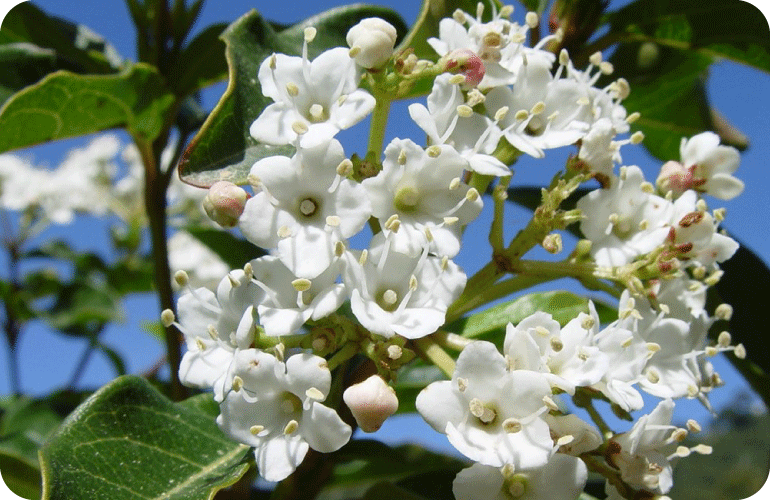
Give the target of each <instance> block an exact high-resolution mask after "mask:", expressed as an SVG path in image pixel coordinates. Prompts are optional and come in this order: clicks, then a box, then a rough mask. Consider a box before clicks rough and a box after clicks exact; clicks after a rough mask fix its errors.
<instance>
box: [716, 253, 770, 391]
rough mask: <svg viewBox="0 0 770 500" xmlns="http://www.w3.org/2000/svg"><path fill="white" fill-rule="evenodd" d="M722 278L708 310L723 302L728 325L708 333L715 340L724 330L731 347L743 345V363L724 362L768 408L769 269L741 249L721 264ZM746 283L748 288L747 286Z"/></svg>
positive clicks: (736, 360)
mask: <svg viewBox="0 0 770 500" xmlns="http://www.w3.org/2000/svg"><path fill="white" fill-rule="evenodd" d="M720 267H721V268H722V270H723V271H724V273H725V274H724V276H722V278H721V279H720V280H719V283H717V285H716V287H715V292H716V293H712V294H711V296H710V299H711V300H710V302H711V306H713V307H716V306H717V305H719V304H720V303H722V302H726V303H728V304H731V305H732V306H733V315H732V317H731V318H730V322H729V325H728V324H726V322H724V321H719V322H717V323H715V324H714V326H713V327H712V328H711V330H710V331H709V335H710V336H711V337H712V338H713V339H716V337H718V336H719V334H720V333H721V332H722V331H724V330H727V331H729V332H730V333H731V334H732V336H733V343H743V345H744V346H745V347H746V352H747V356H746V359H738V358H736V357H735V356H733V355H732V354H730V355H728V356H727V358H728V359H729V360H730V362H731V363H732V364H733V365H734V366H735V367H736V368H737V369H738V371H739V372H741V375H743V377H744V378H745V379H746V381H747V382H749V384H750V385H751V387H752V388H753V389H754V390H755V391H757V393H758V394H759V395H760V396H761V397H762V399H763V401H764V402H765V404H766V405H768V406H770V375H769V374H770V351H768V349H767V330H766V329H765V328H764V327H763V326H762V324H761V320H760V319H758V318H762V317H764V315H765V314H766V311H767V305H768V304H769V303H770V269H768V267H767V265H766V264H765V263H764V262H762V260H761V259H760V258H759V257H757V255H756V254H755V253H754V252H752V251H751V250H750V249H748V248H746V247H745V246H744V245H741V246H740V248H738V251H737V252H736V253H735V255H733V256H732V258H730V259H729V260H727V261H725V262H723V263H722V264H720ZM747 280H750V281H751V286H746V284H747Z"/></svg>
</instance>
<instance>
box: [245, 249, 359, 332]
mask: <svg viewBox="0 0 770 500" xmlns="http://www.w3.org/2000/svg"><path fill="white" fill-rule="evenodd" d="M340 265H341V261H339V260H337V261H335V262H334V263H332V264H331V265H330V266H329V267H328V268H326V269H325V270H324V272H322V273H321V274H319V275H318V276H316V277H314V278H313V279H312V280H307V279H297V277H296V276H295V275H294V274H293V273H292V272H291V271H290V270H289V269H288V268H287V267H286V266H285V265H283V263H282V262H281V261H280V260H279V259H278V258H277V257H275V256H271V255H268V256H265V257H260V258H258V259H255V260H252V261H251V266H252V271H253V273H254V280H255V282H256V283H258V284H259V286H260V287H262V289H263V290H264V292H265V293H264V295H263V296H262V297H263V298H262V299H261V300H260V302H259V305H258V307H257V312H258V313H259V321H260V323H261V324H262V326H263V327H264V328H265V334H267V335H269V336H271V337H280V336H283V335H290V334H292V333H295V332H297V331H298V330H299V329H300V327H301V326H302V325H303V324H304V323H305V322H306V321H307V320H309V319H314V320H316V319H320V318H323V317H325V316H328V315H329V314H331V313H333V312H334V311H336V310H337V309H338V308H339V307H340V306H341V305H342V303H343V302H345V299H346V298H347V295H346V293H345V286H344V285H343V284H342V283H337V278H338V277H339V274H340Z"/></svg>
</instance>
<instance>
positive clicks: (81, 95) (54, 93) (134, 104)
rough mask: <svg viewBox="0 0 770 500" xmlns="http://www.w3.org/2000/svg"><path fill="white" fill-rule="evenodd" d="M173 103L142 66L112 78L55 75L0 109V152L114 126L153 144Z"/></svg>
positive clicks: (160, 83) (153, 71)
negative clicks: (151, 141)
mask: <svg viewBox="0 0 770 500" xmlns="http://www.w3.org/2000/svg"><path fill="white" fill-rule="evenodd" d="M173 101H174V97H173V95H171V94H170V93H169V92H168V90H167V89H166V86H165V83H164V81H163V78H162V77H161V75H160V74H159V73H158V72H157V70H156V69H155V68H153V67H151V66H148V65H146V64H141V63H139V64H135V65H133V66H131V67H129V68H126V69H125V70H124V71H122V72H121V73H120V74H115V75H87V76H83V75H77V74H75V73H71V72H68V71H57V72H55V73H52V74H50V75H48V76H46V77H45V78H43V79H42V80H41V81H40V82H39V83H36V84H34V85H32V86H29V87H26V88H25V89H24V90H22V91H21V92H18V93H17V94H15V95H14V96H13V97H11V98H10V99H9V100H8V101H6V102H5V104H4V105H3V106H2V108H0V152H5V151H8V150H11V149H17V148H23V147H27V146H31V145H34V144H38V143H41V142H46V141H52V140H56V139H63V138H65V137H73V136H78V135H84V134H90V133H94V132H100V131H102V130H107V129H110V128H116V127H126V128H127V129H128V131H129V132H130V133H132V134H134V135H138V136H143V137H145V138H146V139H149V140H151V139H154V138H155V137H157V135H158V134H160V132H161V130H162V128H163V125H164V119H165V116H166V113H167V112H168V109H169V106H171V104H172V103H173Z"/></svg>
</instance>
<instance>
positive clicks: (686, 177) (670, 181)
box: [655, 161, 706, 196]
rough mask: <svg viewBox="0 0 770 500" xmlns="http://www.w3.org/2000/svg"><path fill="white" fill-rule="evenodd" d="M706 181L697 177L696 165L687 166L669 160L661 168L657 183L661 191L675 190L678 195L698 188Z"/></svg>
mask: <svg viewBox="0 0 770 500" xmlns="http://www.w3.org/2000/svg"><path fill="white" fill-rule="evenodd" d="M705 182H706V180H705V179H699V178H696V176H695V166H694V165H693V166H691V167H689V168H687V167H685V166H684V165H682V164H681V163H679V162H678V161H669V162H666V163H665V164H664V165H663V166H662V167H661V168H660V175H658V179H657V180H656V181H655V184H656V185H657V186H658V189H659V190H660V191H661V192H663V193H666V192H668V191H673V192H674V194H675V195H677V196H678V195H680V194H682V193H684V192H685V191H687V190H688V189H697V188H698V187H700V186H701V185H703V184H704V183H705Z"/></svg>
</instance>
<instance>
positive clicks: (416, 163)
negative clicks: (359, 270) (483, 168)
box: [362, 139, 482, 258]
mask: <svg viewBox="0 0 770 500" xmlns="http://www.w3.org/2000/svg"><path fill="white" fill-rule="evenodd" d="M431 148H433V149H431ZM431 148H429V151H426V150H424V149H423V148H421V147H420V146H418V145H417V144H415V143H414V142H412V141H410V140H409V139H395V140H393V142H391V143H390V144H389V145H388V147H387V148H386V149H385V160H384V161H383V162H382V171H381V172H380V173H379V174H377V175H376V176H375V177H370V178H368V179H365V180H364V181H363V182H362V184H363V186H364V187H365V188H366V190H367V193H368V194H369V198H370V200H371V203H372V215H374V216H375V217H376V218H377V219H379V221H380V224H381V225H382V227H383V233H384V234H385V236H386V237H387V238H388V240H389V241H390V244H391V245H392V249H393V250H395V251H397V252H401V253H404V254H408V255H411V256H417V255H419V254H420V253H421V252H422V249H423V247H424V246H425V245H426V244H428V245H430V248H431V251H433V252H434V253H436V254H438V255H441V256H447V257H449V258H451V257H454V256H455V255H457V253H458V252H459V251H460V236H461V232H462V228H463V226H465V225H466V224H468V223H469V222H470V221H472V220H473V219H475V218H476V217H477V216H478V215H479V213H480V212H481V207H482V201H481V197H480V196H479V195H478V192H476V191H475V190H473V191H471V188H470V187H469V186H468V185H466V184H465V183H463V182H461V181H460V178H461V177H462V174H463V170H464V169H465V167H467V165H468V162H467V161H466V160H465V159H464V158H463V157H462V156H460V155H459V154H458V153H457V151H455V149H454V148H452V147H451V146H447V145H440V146H439V145H436V146H431ZM402 162H403V163H402ZM394 216H395V217H396V218H397V219H398V225H397V227H394V226H392V225H390V224H388V222H389V219H391V218H392V217H394Z"/></svg>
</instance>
